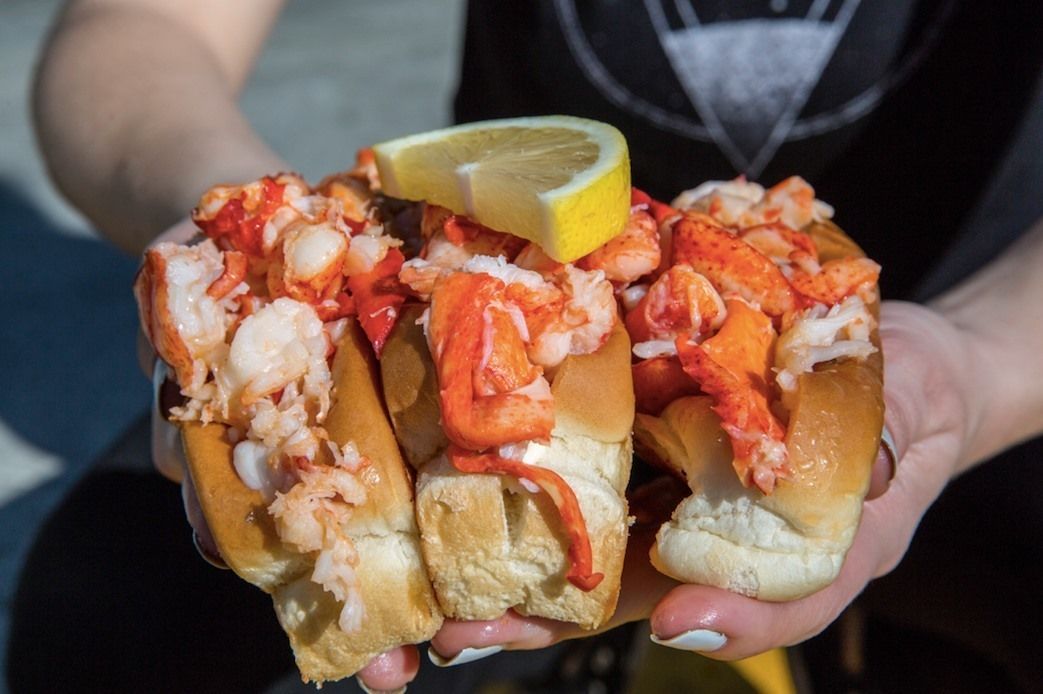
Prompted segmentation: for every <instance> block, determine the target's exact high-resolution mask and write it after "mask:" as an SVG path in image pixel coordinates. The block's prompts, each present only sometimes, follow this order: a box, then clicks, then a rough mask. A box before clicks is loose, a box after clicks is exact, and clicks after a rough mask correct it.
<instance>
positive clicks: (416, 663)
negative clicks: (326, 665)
mask: <svg viewBox="0 0 1043 694" xmlns="http://www.w3.org/2000/svg"><path fill="white" fill-rule="evenodd" d="M419 668H420V656H419V655H418V654H417V650H416V647H415V646H400V647H399V648H396V649H394V650H392V651H388V652H387V653H382V654H381V655H378V656H377V657H376V658H374V659H373V660H371V661H370V662H369V665H367V666H366V667H364V668H362V669H361V670H359V672H358V674H357V675H356V677H357V678H358V682H359V685H360V686H361V687H362V688H363V689H364V690H365V691H369V692H385V691H387V692H391V691H401V690H402V689H403V688H404V687H405V686H406V685H407V684H409V683H410V682H412V681H413V678H415V677H416V673H417V670H418V669H419Z"/></svg>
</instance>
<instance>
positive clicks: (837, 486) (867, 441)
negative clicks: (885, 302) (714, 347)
mask: <svg viewBox="0 0 1043 694" xmlns="http://www.w3.org/2000/svg"><path fill="white" fill-rule="evenodd" d="M805 231H807V232H808V233H809V234H810V235H811V236H812V238H813V239H814V241H815V243H816V246H817V247H818V249H819V252H820V256H821V259H822V260H823V261H827V260H830V259H832V258H842V257H845V256H862V255H863V254H862V252H861V250H860V249H859V248H858V247H857V245H855V243H854V242H853V241H851V239H849V238H848V237H847V236H846V235H844V234H843V232H842V231H840V229H839V228H838V227H836V225H834V224H832V223H828V222H826V223H815V224H813V225H811V226H809V227H807V228H806V229H805ZM869 308H870V311H871V312H872V313H873V314H874V315H875V314H876V312H877V309H878V301H875V302H874V303H872V304H871V305H870V306H869ZM871 339H872V341H873V343H874V344H875V345H876V346H877V347H879V338H878V335H877V333H876V331H875V330H874V331H873V334H872V338H871ZM882 373H883V359H882V357H881V354H880V352H879V351H877V352H876V353H874V354H872V355H870V356H869V357H867V358H866V359H864V360H853V359H851V360H840V361H839V362H838V361H833V362H827V363H825V364H820V365H819V366H818V367H817V368H816V370H815V371H814V372H812V373H806V374H803V375H801V376H800V377H799V380H798V385H797V397H796V399H795V403H796V406H795V407H794V409H793V410H792V411H791V412H790V413H789V423H788V426H787V430H786V448H787V450H788V452H789V464H790V467H791V469H792V475H791V476H790V477H789V478H787V479H782V480H780V481H779V483H778V485H777V486H776V488H775V490H774V492H773V493H772V494H770V495H764V494H762V493H761V492H760V491H758V490H757V489H756V488H747V487H744V486H743V485H742V484H741V482H740V481H739V479H738V478H737V477H736V475H735V473H734V471H733V470H732V466H731V465H730V461H731V458H732V450H731V447H730V446H729V443H728V437H727V435H726V434H725V433H724V431H723V430H722V429H721V428H720V425H719V419H718V418H717V415H715V414H714V413H713V412H711V411H710V404H711V402H710V399H709V398H708V397H705V396H694V397H685V398H680V399H678V400H676V401H674V402H673V403H671V404H670V405H669V406H667V407H666V409H665V410H663V412H662V413H661V414H660V415H659V416H658V417H654V416H650V415H645V414H639V415H638V416H637V418H636V421H635V428H634V429H635V430H634V436H635V446H636V447H637V448H638V451H639V453H640V454H642V455H643V456H645V457H646V458H650V459H653V460H664V461H665V460H668V461H672V462H673V466H674V467H675V468H680V469H682V470H683V472H684V475H685V477H686V478H687V482H688V485H689V487H690V488H691V490H692V495H691V496H690V497H688V498H687V499H686V500H685V501H683V502H682V503H681V504H680V505H679V506H678V507H677V509H676V510H675V512H674V514H673V517H672V519H671V520H670V521H669V522H667V523H665V524H664V525H663V526H662V527H661V528H660V530H659V534H658V536H657V541H656V544H655V546H654V547H653V548H652V550H651V559H652V563H653V564H654V565H655V566H656V568H657V569H659V570H660V571H661V572H663V573H665V574H667V575H669V576H672V577H673V578H676V579H678V580H680V581H684V582H686V583H699V584H705V585H713V586H718V587H721V588H726V589H728V590H731V591H734V592H738V593H742V594H744V595H748V596H750V597H755V598H759V599H763V600H791V599H796V598H799V597H803V596H805V595H808V594H810V593H812V592H814V591H816V590H819V589H820V588H822V587H824V586H826V585H828V584H829V583H830V582H831V581H833V579H834V578H836V575H837V573H838V572H839V571H840V566H841V564H842V563H843V560H844V556H845V554H846V553H847V550H848V548H849V547H850V546H851V543H852V541H853V539H854V535H855V531H856V529H857V527H858V523H859V519H860V517H861V513H862V501H863V499H864V497H865V494H866V491H867V489H868V487H869V477H870V472H871V468H872V465H873V461H874V459H875V456H876V453H877V449H878V446H879V441H880V431H881V428H882V426H883V413H884V405H883V395H882V390H883V376H882Z"/></svg>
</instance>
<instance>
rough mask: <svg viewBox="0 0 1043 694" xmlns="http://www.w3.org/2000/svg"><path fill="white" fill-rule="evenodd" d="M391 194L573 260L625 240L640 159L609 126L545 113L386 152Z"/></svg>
mask: <svg viewBox="0 0 1043 694" xmlns="http://www.w3.org/2000/svg"><path fill="white" fill-rule="evenodd" d="M373 151H374V153H375V154H376V163H377V170H378V172H379V173H380V180H381V185H382V187H383V189H384V192H385V193H387V194H388V195H391V196H393V197H398V198H403V199H406V200H424V201H427V202H430V203H434V204H436V205H441V206H442V207H446V208H449V209H450V210H452V211H453V212H455V213H457V214H464V215H467V216H468V217H470V218H471V219H474V220H475V221H477V222H479V223H480V224H484V225H485V226H487V227H490V228H492V229H496V230H498V231H506V232H509V233H511V234H514V235H515V236H521V237H523V238H526V239H528V240H530V241H534V242H536V243H537V244H539V245H540V246H541V247H542V248H543V250H544V251H545V252H546V253H547V254H548V255H549V256H551V257H552V258H554V259H555V260H557V261H559V262H571V261H573V260H576V259H577V258H580V257H582V256H584V255H586V254H587V253H589V252H591V251H592V250H594V249H595V248H597V247H598V246H600V245H602V244H604V243H605V242H606V241H608V240H609V239H611V238H612V237H614V236H616V235H618V234H619V233H620V232H621V231H622V230H623V227H624V225H625V224H626V221H627V218H628V216H629V213H630V158H629V154H628V152H627V145H626V140H625V139H624V138H623V135H622V133H620V132H619V131H618V130H616V129H615V128H613V127H612V126H610V125H607V124H605V123H599V122H597V121H592V120H586V119H583V118H574V117H571V116H540V117H532V118H510V119H503V120H492V121H481V122H477V123H466V124H464V125H458V126H455V127H452V128H444V129H442V130H435V131H432V132H427V133H421V134H419V135H411V136H408V137H403V138H399V139H396V140H391V141H388V142H384V143H381V144H379V145H376V146H375V147H374V148H373Z"/></svg>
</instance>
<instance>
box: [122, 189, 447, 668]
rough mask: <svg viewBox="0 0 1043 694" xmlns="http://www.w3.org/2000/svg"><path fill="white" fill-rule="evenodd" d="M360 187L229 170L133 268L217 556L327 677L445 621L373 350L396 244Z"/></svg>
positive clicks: (381, 333)
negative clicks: (184, 239) (173, 234)
mask: <svg viewBox="0 0 1043 694" xmlns="http://www.w3.org/2000/svg"><path fill="white" fill-rule="evenodd" d="M359 177H360V174H358V173H353V174H350V175H345V176H344V177H342V178H343V181H349V182H350V181H355V180H356V178H359ZM366 191H367V188H366V186H365V185H364V184H362V183H361V182H360V183H358V184H357V185H346V184H340V185H337V186H334V185H333V184H330V185H328V186H325V187H324V188H323V189H322V190H312V189H311V188H310V187H309V186H308V185H307V184H306V183H305V182H304V181H303V180H301V179H300V178H299V177H297V176H294V175H289V174H283V175H280V176H276V177H265V178H264V179H261V180H259V181H255V182H253V183H249V184H246V185H242V186H219V187H217V188H214V189H212V190H210V191H209V192H208V193H207V194H206V195H204V197H203V199H202V200H201V202H200V205H199V207H198V208H197V209H196V210H195V212H194V213H193V217H194V219H195V221H196V223H197V225H198V226H199V228H200V230H201V231H202V232H203V234H201V235H200V238H198V239H196V240H195V242H193V243H192V244H189V245H178V244H173V243H160V244H157V245H156V246H154V247H152V248H151V249H149V250H148V251H147V252H146V255H145V260H144V264H143V266H142V269H141V271H140V272H139V274H138V277H137V279H136V281H135V295H136V298H137V300H138V306H139V312H140V317H141V323H142V328H143V330H144V332H145V334H146V335H147V337H148V338H149V340H150V341H151V343H152V345H153V347H154V348H155V350H156V353H157V354H158V356H159V357H160V359H162V360H163V362H165V363H166V365H167V369H168V371H169V373H170V378H171V379H172V380H173V381H175V382H176V385H177V390H179V391H180V402H178V403H177V404H176V405H174V406H173V407H171V408H169V412H168V418H169V419H171V420H172V421H174V422H175V423H176V424H178V425H179V427H180V430H181V438H182V443H183V448H184V452H185V458H186V462H187V472H188V475H189V476H190V478H191V481H192V484H193V486H194V489H195V492H196V496H197V497H198V500H199V506H200V508H201V511H202V513H203V516H204V518H205V520H206V524H207V526H208V527H209V530H210V533H211V534H212V536H213V539H214V542H215V544H216V546H217V549H218V550H219V552H220V554H221V558H222V559H223V560H224V562H225V563H226V564H227V565H228V566H229V567H230V568H231V569H232V570H234V571H235V572H236V573H237V574H238V575H239V576H240V577H242V578H243V579H245V580H246V581H248V582H250V583H252V584H254V585H256V586H258V587H259V588H261V589H262V590H264V591H265V592H267V593H270V594H271V595H272V598H273V601H274V605H275V612H276V616H277V617H278V621H279V623H280V624H281V625H282V628H283V629H284V630H285V631H286V633H287V635H288V637H289V641H290V644H291V646H292V648H293V651H294V655H295V657H296V661H297V666H298V668H299V670H300V673H301V676H302V678H303V679H304V680H306V681H314V682H317V683H320V684H321V683H322V682H323V681H326V680H337V679H341V678H343V677H346V676H349V675H352V674H354V673H355V672H357V671H358V670H359V669H361V668H362V667H364V666H365V665H366V664H367V663H368V662H369V661H370V660H372V659H373V658H374V657H375V656H377V655H379V654H381V653H383V652H385V651H388V650H391V649H393V648H395V647H397V646H399V645H402V644H411V643H418V642H421V641H425V640H427V639H429V638H430V637H431V636H433V635H434V633H435V632H436V631H437V629H438V628H439V626H440V625H441V623H442V619H443V617H442V613H441V611H440V609H439V607H438V603H437V601H436V599H435V595H434V592H433V590H432V588H431V584H430V581H429V580H428V577H427V573H426V571H425V569H424V565H423V561H422V558H421V551H420V541H419V533H418V530H417V527H416V521H415V516H414V509H413V487H412V479H411V474H410V470H409V468H408V467H407V466H406V464H405V463H404V461H403V459H402V456H401V453H400V451H399V448H398V445H397V443H396V440H395V437H394V434H393V432H392V429H391V425H390V423H389V421H388V419H387V414H386V413H385V410H384V408H383V401H382V397H381V394H380V392H379V385H378V383H377V378H378V374H377V366H376V361H375V359H374V352H375V351H376V350H379V349H380V348H381V347H382V346H383V343H384V341H385V340H386V338H387V334H388V333H389V332H390V330H391V327H392V325H393V317H394V312H395V311H396V310H397V307H398V306H399V305H400V304H401V302H402V297H393V296H389V295H387V294H386V293H384V292H382V291H380V287H381V286H382V284H381V282H382V281H383V278H386V277H387V276H393V275H394V273H395V272H396V271H397V269H398V267H399V266H400V265H401V260H402V257H401V254H400V253H399V251H398V250H397V246H398V245H399V244H398V242H396V241H394V240H392V239H390V238H387V237H385V236H384V235H383V234H382V233H381V229H380V227H379V225H376V224H374V223H373V222H372V220H371V219H369V218H368V217H367V216H366V215H365V214H363V212H360V211H364V210H366V209H368V208H369V201H368V199H367V196H368V192H366ZM381 315H383V316H386V319H383V320H381V319H380V318H379V316H381ZM375 316H376V317H375Z"/></svg>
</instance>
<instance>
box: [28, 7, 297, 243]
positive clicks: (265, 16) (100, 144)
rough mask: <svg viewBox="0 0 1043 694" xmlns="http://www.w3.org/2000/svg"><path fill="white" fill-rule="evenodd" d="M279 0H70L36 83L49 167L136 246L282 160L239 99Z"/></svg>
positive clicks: (117, 237)
mask: <svg viewBox="0 0 1043 694" xmlns="http://www.w3.org/2000/svg"><path fill="white" fill-rule="evenodd" d="M282 4H283V2H282V0H238V1H234V2H233V1H225V2H211V1H208V0H74V1H73V2H70V3H69V4H68V6H67V7H66V8H65V10H64V11H63V13H62V14H61V16H60V17H59V19H58V21H57V23H56V24H55V27H54V29H53V31H52V34H51V36H50V39H49V42H48V44H47V46H46V48H45V52H44V54H43V58H42V60H41V63H40V65H39V68H38V70H37V74H36V81H35V85H34V95H33V96H34V98H33V106H34V120H35V124H36V130H37V135H38V139H39V142H40V149H41V151H42V152H43V154H44V157H45V159H46V162H47V165H48V168H49V169H50V173H51V177H52V179H53V180H54V181H55V182H56V184H57V185H58V187H59V188H60V189H61V191H62V192H63V193H64V194H65V195H66V196H67V197H68V198H69V200H70V201H71V202H72V203H73V204H74V205H75V206H76V207H77V208H79V209H80V210H81V211H82V212H83V213H84V214H85V215H86V216H87V217H88V218H89V219H90V221H91V222H92V223H93V224H94V225H95V227H96V228H97V229H98V230H99V231H100V232H101V233H103V234H104V235H105V236H107V237H108V238H109V239H111V240H112V241H113V242H114V243H115V244H117V245H118V246H120V247H121V248H123V249H124V250H127V251H131V252H140V251H141V250H142V249H143V248H144V247H145V245H146V244H148V243H149V241H151V240H152V239H153V237H155V236H156V235H157V234H158V233H159V232H160V231H162V230H163V229H165V228H167V227H168V226H170V225H171V224H173V223H174V222H175V221H177V220H178V219H180V218H182V217H184V216H185V214H187V212H188V210H190V209H192V207H193V206H194V205H195V203H196V201H197V200H198V199H199V196H200V194H201V193H202V192H203V191H204V190H206V188H207V187H209V186H210V185H213V184H216V183H221V182H239V181H245V180H251V179H255V178H257V177H259V176H261V175H263V174H266V173H272V172H275V171H278V170H281V169H285V168H287V165H286V163H285V162H284V161H283V160H282V159H281V158H280V157H279V156H278V155H277V154H275V153H274V152H273V151H272V150H271V149H270V148H269V147H268V146H267V145H266V144H265V143H264V142H263V141H262V140H261V139H260V138H259V137H258V136H257V134H256V133H255V132H254V131H253V129H252V128H251V127H250V124H249V123H248V122H247V120H246V118H244V117H243V115H242V113H241V112H240V111H239V108H238V106H237V105H236V99H237V96H238V94H239V92H240V90H241V89H242V87H243V85H244V83H245V82H246V79H247V77H248V75H249V73H250V69H251V67H252V65H253V63H254V60H255V58H256V57H257V54H258V53H259V52H260V49H261V46H262V44H263V42H264V39H265V37H266V36H267V34H268V31H269V30H270V28H271V26H272V24H273V23H274V21H275V19H276V17H277V16H278V14H279V10H280V8H281V7H282Z"/></svg>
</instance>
